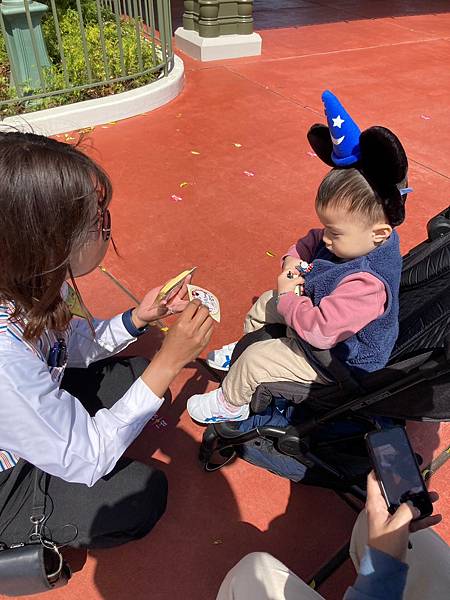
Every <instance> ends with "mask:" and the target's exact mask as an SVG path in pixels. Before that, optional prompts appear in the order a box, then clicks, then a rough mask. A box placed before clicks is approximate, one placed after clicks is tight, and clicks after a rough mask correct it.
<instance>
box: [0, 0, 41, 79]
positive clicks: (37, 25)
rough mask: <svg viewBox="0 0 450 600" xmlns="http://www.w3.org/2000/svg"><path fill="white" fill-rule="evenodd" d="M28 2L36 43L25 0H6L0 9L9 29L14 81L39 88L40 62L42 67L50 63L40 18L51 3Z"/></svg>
mask: <svg viewBox="0 0 450 600" xmlns="http://www.w3.org/2000/svg"><path fill="white" fill-rule="evenodd" d="M28 6H29V9H30V17H31V25H32V28H33V32H34V43H35V46H34V47H33V37H32V34H31V31H30V27H29V24H28V19H27V16H26V10H25V2H24V1H23V0H3V1H2V3H1V4H0V11H1V13H2V16H3V22H4V25H5V30H6V40H5V41H6V49H7V52H8V58H9V61H10V64H11V73H12V75H13V77H12V84H13V85H14V84H15V85H16V86H17V87H19V88H22V89H23V88H30V89H39V88H41V87H42V84H41V78H40V75H39V66H40V67H41V69H42V68H45V67H49V66H50V60H49V58H48V54H47V48H46V46H45V41H44V37H43V35H42V28H41V19H42V17H43V15H44V13H45V12H46V11H47V10H48V7H47V6H46V5H45V4H42V3H40V2H29V4H28ZM36 55H37V56H36ZM38 65H39V66H38Z"/></svg>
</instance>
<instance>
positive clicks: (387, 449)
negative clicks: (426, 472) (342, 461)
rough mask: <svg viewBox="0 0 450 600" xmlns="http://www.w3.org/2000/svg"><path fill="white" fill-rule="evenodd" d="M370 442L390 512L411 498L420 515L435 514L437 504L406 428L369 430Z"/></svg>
mask: <svg viewBox="0 0 450 600" xmlns="http://www.w3.org/2000/svg"><path fill="white" fill-rule="evenodd" d="M366 443H367V448H368V451H369V455H370V458H371V460H372V464H373V467H374V470H375V475H376V478H377V480H378V483H379V485H380V489H381V492H382V494H383V496H384V499H385V500H386V504H387V506H388V510H389V512H390V513H391V514H393V513H394V512H395V511H396V510H397V509H398V508H399V506H400V505H401V504H403V503H405V502H411V503H412V504H413V506H414V507H416V508H417V509H418V511H419V514H418V515H417V516H416V517H415V518H416V519H420V518H423V517H427V516H429V515H431V513H432V512H433V504H432V502H431V499H430V496H429V494H428V490H427V488H426V486H425V482H424V480H423V477H422V475H421V473H420V469H419V465H418V464H417V460H416V456H415V454H414V452H413V450H412V448H411V444H410V442H409V439H408V436H407V435H406V432H405V430H404V428H403V427H393V428H391V429H383V430H382V431H374V432H371V433H368V434H367V435H366Z"/></svg>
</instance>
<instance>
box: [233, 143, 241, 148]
mask: <svg viewBox="0 0 450 600" xmlns="http://www.w3.org/2000/svg"><path fill="white" fill-rule="evenodd" d="M233 146H234V147H235V148H242V144H233Z"/></svg>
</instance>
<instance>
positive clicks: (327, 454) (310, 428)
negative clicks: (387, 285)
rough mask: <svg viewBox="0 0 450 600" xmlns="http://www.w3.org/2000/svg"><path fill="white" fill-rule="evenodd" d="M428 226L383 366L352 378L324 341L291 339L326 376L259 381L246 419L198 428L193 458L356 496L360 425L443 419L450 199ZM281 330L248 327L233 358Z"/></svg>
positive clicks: (449, 336)
mask: <svg viewBox="0 0 450 600" xmlns="http://www.w3.org/2000/svg"><path fill="white" fill-rule="evenodd" d="M427 230H428V237H427V239H426V240H425V241H424V242H422V243H421V244H419V245H418V246H416V247H415V248H413V249H412V250H411V251H410V252H409V253H408V254H407V255H406V256H404V258H403V268H402V277H401V284H400V313H399V326H400V327H399V336H398V339H397V342H396V344H395V347H394V349H393V352H392V354H391V357H390V361H389V363H388V365H387V366H386V367H385V368H384V369H381V370H380V371H376V372H374V373H369V374H366V375H364V376H362V377H356V376H355V375H354V374H353V373H351V372H350V371H349V370H348V369H347V368H346V366H345V365H343V364H342V363H340V362H339V361H337V360H336V359H335V357H333V355H332V354H331V353H330V351H329V350H318V349H315V348H312V347H311V346H309V345H308V344H306V343H305V342H304V341H302V340H300V339H299V343H300V344H301V346H302V348H303V350H304V351H305V352H306V354H307V356H308V357H309V358H310V360H311V361H312V362H313V364H315V366H316V367H317V368H318V370H319V371H321V372H322V374H324V375H325V376H326V378H327V379H328V380H331V381H332V383H330V384H329V385H319V384H310V385H305V384H301V383H292V382H284V381H280V382H275V383H274V382H271V383H262V384H261V385H259V386H258V388H257V390H256V391H255V393H254V395H253V397H252V401H251V413H252V414H251V415H250V417H249V419H247V420H246V421H242V422H239V423H218V424H214V425H209V426H208V427H207V429H206V430H205V433H204V436H203V441H202V445H201V449H200V460H201V461H202V463H203V465H204V466H205V468H206V470H215V469H216V468H220V467H221V466H223V465H224V464H226V463H227V462H229V461H230V460H231V458H233V457H234V456H236V455H240V456H241V457H242V458H244V459H246V460H249V462H253V463H256V464H259V465H260V466H263V467H264V468H268V469H269V470H272V471H274V472H276V473H277V474H279V475H282V476H285V477H288V478H290V479H293V480H294V481H302V482H303V483H312V484H314V485H322V486H325V487H331V488H333V489H339V490H348V491H351V492H353V493H355V495H357V496H358V497H362V496H363V494H361V491H360V488H361V486H362V485H363V484H364V482H365V477H366V474H367V472H368V471H369V470H370V464H369V461H368V457H367V455H366V451H365V445H364V435H365V433H367V432H368V431H370V430H373V429H374V428H380V427H385V426H390V425H392V423H398V422H404V420H416V421H425V420H431V421H447V420H450V293H449V290H450V207H449V208H447V209H446V210H444V211H442V212H441V213H439V214H438V215H436V216H435V217H433V218H432V219H431V220H430V221H429V223H428V226H427ZM284 333H285V327H284V326H282V325H267V326H266V327H264V328H263V329H260V330H258V331H255V332H253V333H250V334H247V335H246V336H244V337H243V338H242V339H241V340H240V341H239V343H238V344H237V346H236V348H235V351H234V352H233V356H232V363H233V362H234V361H235V360H236V359H237V358H238V357H239V356H240V354H241V353H242V352H243V351H244V350H245V348H247V347H248V346H249V345H250V344H252V343H255V342H257V341H261V340H264V339H270V338H274V337H282V336H283V335H284ZM282 417H283V418H282ZM218 455H219V456H220V462H219V463H216V462H214V460H213V459H214V458H215V457H216V456H218ZM263 455H264V456H263ZM255 457H256V458H255ZM288 463H289V464H288Z"/></svg>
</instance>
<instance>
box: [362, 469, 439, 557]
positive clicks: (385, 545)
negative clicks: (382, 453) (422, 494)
mask: <svg viewBox="0 0 450 600" xmlns="http://www.w3.org/2000/svg"><path fill="white" fill-rule="evenodd" d="M430 498H431V501H432V502H436V500H438V499H439V496H438V494H437V493H436V492H430ZM366 513H367V528H368V531H367V543H368V545H369V546H370V547H372V548H375V549H376V550H380V551H381V552H384V553H385V554H389V555H390V556H393V557H394V558H396V559H397V560H400V561H404V560H405V558H406V551H407V548H408V542H409V535H410V533H414V532H415V531H420V530H421V529H426V528H427V527H432V526H433V525H437V523H439V522H440V521H441V520H442V516H441V515H439V514H437V515H433V516H431V517H425V518H424V519H419V520H417V516H419V514H420V511H419V509H417V508H415V507H414V506H412V505H411V504H410V503H409V502H408V503H404V504H402V505H401V506H400V508H399V509H398V510H397V511H396V512H395V513H394V514H393V515H392V514H390V513H389V512H388V509H387V506H386V501H385V499H384V497H383V495H382V493H381V489H380V486H379V484H378V481H377V478H376V476H375V473H374V472H373V471H372V472H371V473H369V476H368V478H367V502H366ZM414 519H416V520H414Z"/></svg>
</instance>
